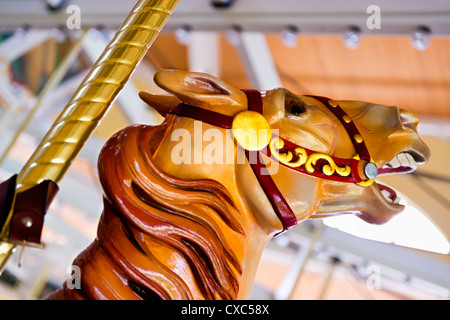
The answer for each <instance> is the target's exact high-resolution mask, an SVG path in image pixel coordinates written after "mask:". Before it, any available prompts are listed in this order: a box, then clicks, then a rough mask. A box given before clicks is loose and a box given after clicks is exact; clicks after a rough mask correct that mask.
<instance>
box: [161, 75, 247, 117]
mask: <svg viewBox="0 0 450 320" xmlns="http://www.w3.org/2000/svg"><path fill="white" fill-rule="evenodd" d="M154 80H155V83H156V84H157V85H158V86H160V87H161V88H162V89H164V90H166V91H168V92H170V93H172V94H174V95H175V96H177V97H178V98H179V99H181V100H182V101H183V102H185V103H186V104H190V105H193V106H197V107H201V108H204V109H210V110H212V109H216V110H217V108H220V107H225V108H223V109H222V110H221V112H222V113H230V114H234V113H235V112H238V111H242V109H243V108H244V107H245V106H246V103H247V98H246V95H245V93H243V92H242V91H240V90H238V89H236V88H234V87H233V86H231V85H229V84H227V83H225V82H224V81H222V80H220V79H218V78H217V77H215V76H212V75H209V74H206V73H197V72H187V71H175V70H163V71H159V72H157V73H156V74H155V77H154Z"/></svg>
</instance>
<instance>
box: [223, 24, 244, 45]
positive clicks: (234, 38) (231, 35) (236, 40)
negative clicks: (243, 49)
mask: <svg viewBox="0 0 450 320" xmlns="http://www.w3.org/2000/svg"><path fill="white" fill-rule="evenodd" d="M241 31H242V30H241V27H239V26H233V27H231V28H228V29H227V30H226V31H225V38H226V39H227V41H228V43H230V44H231V45H233V46H235V47H239V46H240V45H241V44H242V40H241Z"/></svg>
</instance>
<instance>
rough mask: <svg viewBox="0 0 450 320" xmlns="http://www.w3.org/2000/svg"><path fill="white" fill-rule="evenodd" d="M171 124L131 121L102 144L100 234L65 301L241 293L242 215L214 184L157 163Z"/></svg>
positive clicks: (223, 296)
mask: <svg viewBox="0 0 450 320" xmlns="http://www.w3.org/2000/svg"><path fill="white" fill-rule="evenodd" d="M171 126H172V122H171V121H170V120H169V121H166V122H165V123H164V124H162V125H160V126H158V127H151V126H131V127H128V128H126V129H124V130H122V131H120V132H118V133H117V134H115V135H114V136H113V137H112V138H111V139H110V140H109V141H108V142H107V143H106V145H105V146H104V148H103V150H102V152H101V155H100V158H99V175H100V181H101V184H102V186H103V189H104V192H105V197H104V204H105V208H104V212H103V215H102V217H101V220H100V223H99V227H98V237H97V239H96V240H95V242H94V243H93V244H92V245H91V246H89V247H88V248H87V249H86V250H85V251H84V252H83V253H82V254H80V255H79V256H78V257H77V258H76V260H75V262H74V264H75V265H78V266H80V267H81V270H82V276H81V289H79V290H70V289H68V288H67V285H64V287H63V292H64V298H69V299H70V298H72V299H73V298H86V299H102V298H106V299H111V298H114V299H118V298H119V299H139V298H143V299H154V298H161V299H234V298H236V296H237V293H238V290H239V288H238V279H239V277H240V275H241V273H242V266H241V262H242V261H240V258H239V257H240V253H239V252H234V251H233V249H232V248H234V250H235V251H236V249H237V250H240V249H239V248H241V247H242V246H241V245H239V243H241V242H242V241H243V239H244V232H243V229H242V227H241V225H240V224H239V222H238V220H237V219H236V217H237V216H238V215H239V212H238V210H237V208H236V207H235V205H234V203H233V201H232V200H231V197H230V194H229V192H228V191H227V190H226V189H225V187H224V186H223V185H222V184H220V183H218V182H217V181H213V180H207V179H205V180H184V179H179V178H176V177H174V176H171V175H168V174H167V173H165V172H163V171H161V170H160V169H159V168H158V167H157V166H156V165H155V163H154V161H153V155H154V154H155V152H156V151H157V149H158V147H159V144H160V141H162V140H163V137H164V135H166V134H168V132H170V127H171ZM231 243H232V245H230V244H231ZM180 258H181V259H180ZM180 261H183V263H180ZM108 269H109V270H108ZM117 282H122V285H117ZM112 284H114V285H112ZM113 287H114V288H113Z"/></svg>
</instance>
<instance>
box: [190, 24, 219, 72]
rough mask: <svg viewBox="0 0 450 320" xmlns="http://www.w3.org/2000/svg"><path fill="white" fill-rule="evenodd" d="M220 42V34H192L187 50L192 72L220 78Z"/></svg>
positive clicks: (202, 32) (200, 32)
mask: <svg viewBox="0 0 450 320" xmlns="http://www.w3.org/2000/svg"><path fill="white" fill-rule="evenodd" d="M219 40H220V39H219V34H218V33H216V32H206V31H192V32H190V34H189V44H188V50H187V53H188V67H189V70H190V71H195V72H204V73H209V74H212V75H215V76H220V43H219Z"/></svg>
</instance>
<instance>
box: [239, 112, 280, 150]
mask: <svg viewBox="0 0 450 320" xmlns="http://www.w3.org/2000/svg"><path fill="white" fill-rule="evenodd" d="M231 129H232V130H233V135H234V138H235V139H236V141H237V143H238V144H239V145H240V146H241V147H242V148H244V149H245V150H249V151H259V150H262V149H264V148H265V147H266V146H267V145H268V144H269V142H270V139H271V130H270V124H269V122H267V120H266V118H264V116H263V115H262V114H260V113H258V112H255V111H243V112H240V113H238V114H237V115H236V116H235V117H234V118H233V123H232V125H231Z"/></svg>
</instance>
